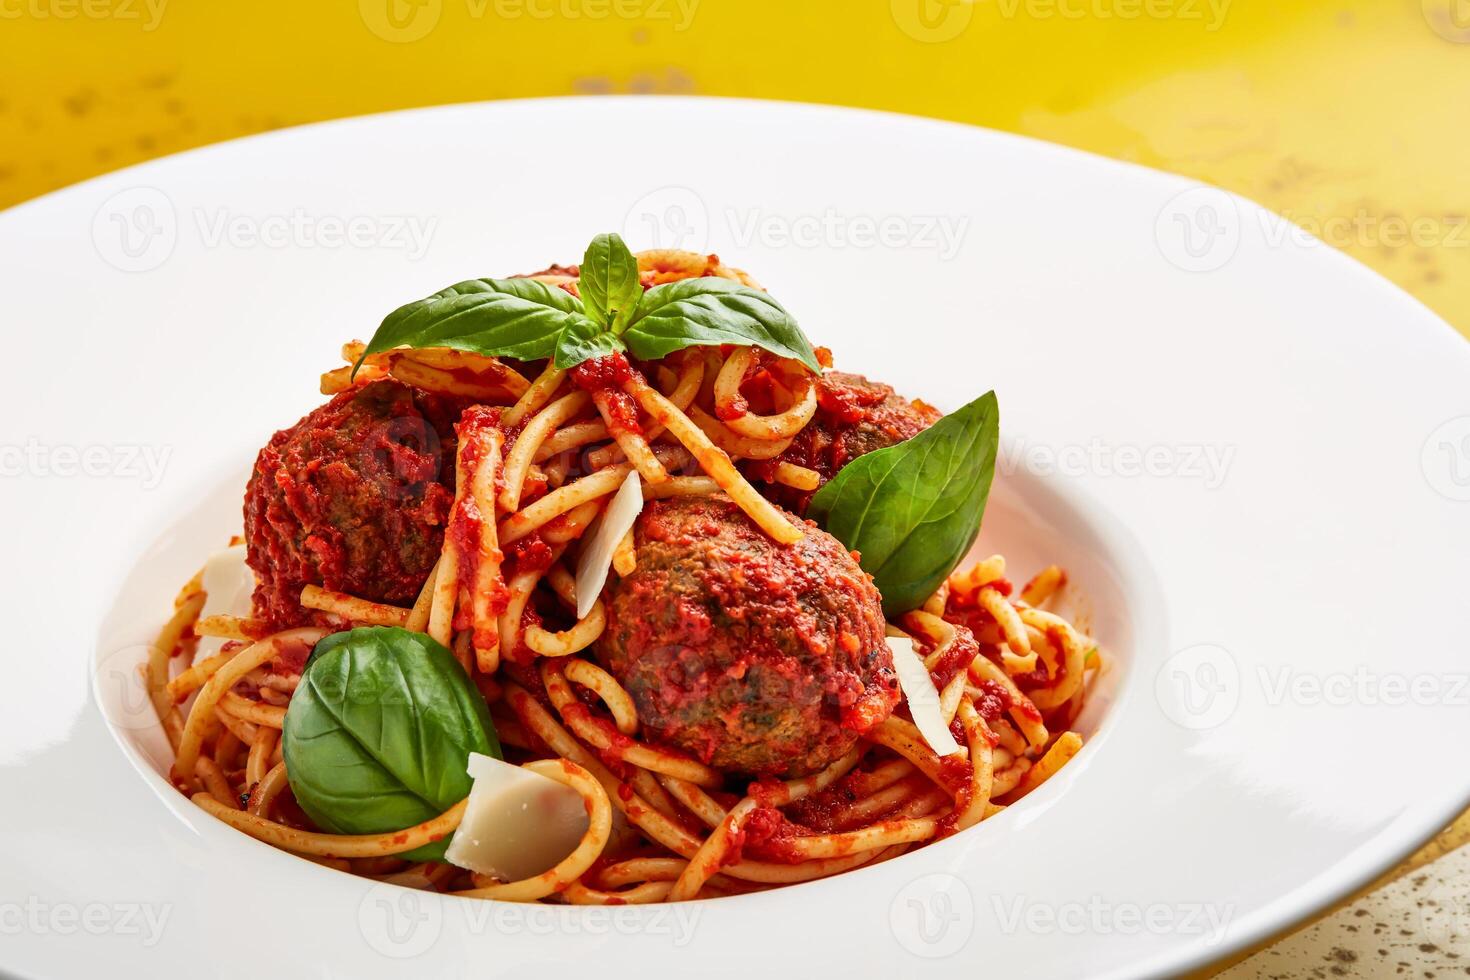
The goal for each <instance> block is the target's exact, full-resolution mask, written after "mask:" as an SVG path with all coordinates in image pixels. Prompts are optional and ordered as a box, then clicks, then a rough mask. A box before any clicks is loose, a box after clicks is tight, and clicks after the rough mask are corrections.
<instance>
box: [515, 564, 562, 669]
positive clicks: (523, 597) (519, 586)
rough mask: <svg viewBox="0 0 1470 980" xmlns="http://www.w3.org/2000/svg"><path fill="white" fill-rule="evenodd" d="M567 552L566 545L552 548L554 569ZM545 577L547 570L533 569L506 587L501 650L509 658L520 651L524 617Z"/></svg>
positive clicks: (516, 576)
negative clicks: (532, 597)
mask: <svg viewBox="0 0 1470 980" xmlns="http://www.w3.org/2000/svg"><path fill="white" fill-rule="evenodd" d="M565 550H566V546H565V545H553V546H552V549H551V561H552V562H553V567H555V566H554V563H555V562H557V561H558V560H560V558H561V555H562V552H563V551H565ZM545 575H546V569H545V568H539V567H531V568H528V569H525V570H524V571H519V572H516V573H515V574H514V575H512V576H511V577H510V581H509V582H507V583H506V585H505V591H506V598H505V608H504V610H502V612H501V615H500V648H501V649H502V650H504V651H505V652H506V655H507V656H509V655H511V654H514V653H515V652H516V651H517V650H518V649H520V640H521V626H522V616H523V614H524V613H525V610H526V604H527V603H528V602H530V601H531V593H533V592H535V591H536V585H537V583H539V582H540V581H541V579H542V578H543V577H545Z"/></svg>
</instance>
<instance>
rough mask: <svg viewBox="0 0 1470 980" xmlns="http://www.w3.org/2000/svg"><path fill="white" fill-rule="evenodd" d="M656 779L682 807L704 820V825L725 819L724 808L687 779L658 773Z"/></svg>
mask: <svg viewBox="0 0 1470 980" xmlns="http://www.w3.org/2000/svg"><path fill="white" fill-rule="evenodd" d="M658 781H659V783H660V784H661V785H662V786H663V788H664V789H666V790H668V792H669V795H670V796H672V797H673V798H674V799H676V800H678V801H679V804H680V805H681V806H683V807H684V809H686V810H688V811H689V812H690V813H692V814H694V815H695V816H696V817H698V818H699V819H700V820H702V821H704V823H705V826H707V827H711V828H714V827H718V826H719V825H720V822H721V821H723V820H724V819H725V816H726V812H725V808H724V807H722V806H720V804H719V802H718V801H717V800H715V798H714V797H713V796H710V795H709V794H708V793H706V792H705V791H704V790H702V789H700V788H699V787H698V786H695V785H694V784H693V783H691V782H689V781H688V780H685V779H680V778H678V777H677V776H666V775H664V774H662V773H660V774H659V775H658Z"/></svg>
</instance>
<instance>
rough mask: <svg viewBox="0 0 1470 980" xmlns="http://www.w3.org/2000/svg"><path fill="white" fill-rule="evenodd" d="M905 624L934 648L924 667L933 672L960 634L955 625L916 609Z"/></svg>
mask: <svg viewBox="0 0 1470 980" xmlns="http://www.w3.org/2000/svg"><path fill="white" fill-rule="evenodd" d="M904 624H905V625H906V626H908V627H909V628H910V629H911V630H913V631H914V632H917V633H922V634H923V635H924V638H925V639H927V640H928V641H929V642H930V644H931V645H932V646H933V649H932V650H930V651H929V654H928V655H927V656H926V657H924V666H925V667H926V668H927V669H929V670H933V669H934V668H935V667H936V666H938V664H939V662H940V661H941V660H943V659H944V657H945V655H946V654H948V653H949V651H950V648H951V647H953V646H954V644H955V640H956V638H957V637H958V635H959V634H958V633H957V632H956V631H955V628H954V624H952V623H950V622H948V621H946V620H944V619H941V618H940V617H938V616H936V615H934V614H933V613H927V612H924V611H923V610H922V609H915V610H914V611H913V612H910V613H908V614H907V615H905V616H904Z"/></svg>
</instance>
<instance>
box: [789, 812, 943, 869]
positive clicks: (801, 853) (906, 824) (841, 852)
mask: <svg viewBox="0 0 1470 980" xmlns="http://www.w3.org/2000/svg"><path fill="white" fill-rule="evenodd" d="M937 833H939V821H938V820H937V819H936V818H934V817H923V816H921V817H908V818H904V817H899V818H897V819H892V818H891V819H888V820H880V821H878V822H877V823H875V824H870V825H869V826H867V827H860V828H858V829H857V830H846V831H842V832H841V833H835V834H813V835H812V836H810V837H793V838H791V839H790V840H787V841H783V842H782V844H781V847H782V849H783V850H785V851H786V852H787V853H789V854H790V855H792V856H793V857H799V858H800V859H801V860H804V861H813V860H820V859H822V858H835V857H844V856H846V855H849V854H852V853H854V852H858V851H874V850H879V849H882V848H885V847H892V846H894V845H895V844H916V843H918V842H920V841H926V840H930V839H932V838H933V837H934V836H935V835H936V834H937Z"/></svg>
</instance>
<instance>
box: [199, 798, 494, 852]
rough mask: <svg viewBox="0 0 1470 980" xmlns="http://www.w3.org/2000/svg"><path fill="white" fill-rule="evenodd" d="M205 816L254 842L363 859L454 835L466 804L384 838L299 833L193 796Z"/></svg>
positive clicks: (247, 812) (210, 799) (400, 850)
mask: <svg viewBox="0 0 1470 980" xmlns="http://www.w3.org/2000/svg"><path fill="white" fill-rule="evenodd" d="M192 799H193V800H194V802H195V803H196V804H198V805H199V806H200V807H201V808H202V809H204V810H205V811H206V812H208V813H210V814H212V815H213V816H216V817H218V818H219V819H221V820H223V821H224V822H225V823H227V824H229V825H230V826H231V827H234V828H235V829H236V830H239V831H243V832H244V833H247V834H249V835H250V836H251V837H254V838H255V839H256V840H260V841H265V842H266V843H267V844H270V845H273V846H275V847H279V848H281V849H282V850H286V851H295V852H296V853H298V854H304V855H312V856H315V857H326V858H363V857H377V856H380V855H385V854H403V853H405V852H407V851H412V850H414V849H415V848H419V847H423V846H424V845H426V844H433V843H435V842H437V841H441V840H443V839H444V838H445V837H448V836H449V835H450V834H452V833H454V830H455V828H456V827H458V826H459V822H460V821H461V820H463V819H464V811H465V807H466V806H467V805H468V802H469V801H468V800H460V801H459V802H458V803H456V804H454V806H452V807H450V808H449V809H448V810H445V811H444V812H443V813H441V814H439V815H438V816H436V817H432V818H430V819H428V820H425V821H424V822H423V823H421V824H416V825H414V826H412V827H406V828H404V829H403V830H393V831H389V832H388V833H386V834H322V833H318V832H316V831H312V830H298V829H297V828H295V827H288V826H286V825H285V824H282V823H276V822H275V821H274V820H266V819H265V818H264V817H259V816H256V815H255V814H254V813H251V812H250V811H248V810H231V809H229V808H227V807H224V806H222V805H221V804H220V803H219V802H218V801H217V800H215V798H214V797H212V796H210V795H209V794H208V793H195V794H194V796H193V797H192Z"/></svg>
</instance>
